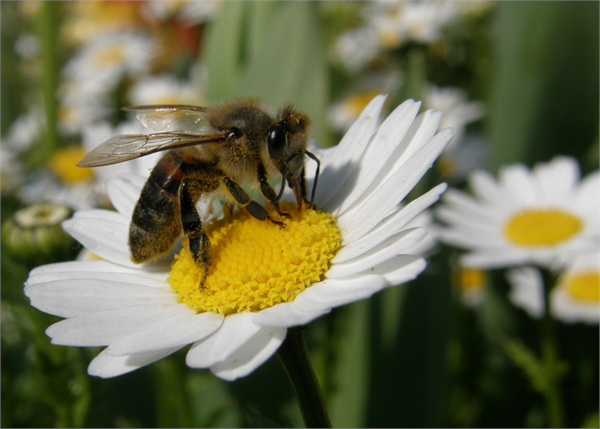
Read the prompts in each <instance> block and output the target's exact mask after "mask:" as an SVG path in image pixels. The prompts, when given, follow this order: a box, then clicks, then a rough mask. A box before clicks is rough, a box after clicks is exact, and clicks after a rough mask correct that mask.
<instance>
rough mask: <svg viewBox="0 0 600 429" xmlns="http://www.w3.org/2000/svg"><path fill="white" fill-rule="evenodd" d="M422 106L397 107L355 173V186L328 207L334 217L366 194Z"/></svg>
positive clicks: (342, 190)
mask: <svg viewBox="0 0 600 429" xmlns="http://www.w3.org/2000/svg"><path fill="white" fill-rule="evenodd" d="M420 106H421V103H417V102H416V101H414V100H407V101H405V102H404V103H402V104H401V105H400V106H398V107H397V108H396V109H395V110H394V111H393V112H392V113H391V114H390V115H389V116H388V117H387V118H386V120H385V121H384V122H383V124H381V126H380V127H379V130H378V131H377V134H376V135H375V137H374V138H373V141H372V142H371V144H370V145H369V147H368V148H367V150H366V151H365V154H364V156H363V157H362V159H361V160H360V162H357V163H356V166H355V167H354V168H353V170H352V173H353V174H352V183H353V185H354V186H352V185H349V186H343V187H341V188H340V191H339V192H337V193H336V195H334V196H333V197H332V198H331V199H330V201H328V205H330V206H331V207H336V210H335V213H334V214H335V215H338V214H341V213H343V212H344V211H345V210H346V209H347V208H348V207H352V204H353V203H354V202H355V201H356V200H357V199H358V198H359V197H360V196H361V195H362V194H363V193H364V192H365V190H366V189H367V188H369V186H370V185H371V183H372V182H373V179H374V178H375V177H376V176H377V175H378V174H380V173H381V171H382V169H383V167H384V165H385V164H386V162H388V161H389V159H390V156H391V154H392V153H393V152H394V150H395V149H396V148H397V147H398V145H399V143H400V142H401V141H402V138H403V137H404V135H405V134H406V133H407V131H408V129H409V127H410V125H411V124H412V122H413V120H414V118H415V116H417V113H418V111H419V107H420Z"/></svg>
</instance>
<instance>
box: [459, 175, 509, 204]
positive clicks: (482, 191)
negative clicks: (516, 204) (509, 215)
mask: <svg viewBox="0 0 600 429" xmlns="http://www.w3.org/2000/svg"><path fill="white" fill-rule="evenodd" d="M469 185H470V186H471V189H472V190H473V194H475V195H476V196H477V197H478V198H479V199H481V200H483V201H486V202H488V203H489V204H497V202H498V201H510V195H509V194H508V193H507V191H506V189H504V187H502V186H500V185H499V184H498V182H496V179H494V177H493V176H492V175H491V174H490V173H488V172H487V171H480V170H478V171H475V172H473V173H472V174H471V176H470V177H469Z"/></svg>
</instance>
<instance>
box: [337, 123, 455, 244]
mask: <svg viewBox="0 0 600 429" xmlns="http://www.w3.org/2000/svg"><path fill="white" fill-rule="evenodd" d="M451 138H452V131H451V130H444V131H441V132H440V133H439V134H437V135H436V136H435V137H434V138H433V139H431V140H430V141H429V142H428V144H427V145H425V146H424V147H422V148H421V149H420V150H419V151H417V152H416V153H415V155H414V156H413V157H411V161H410V162H407V163H406V165H405V168H404V169H399V170H397V171H395V172H394V173H393V174H392V176H391V177H390V178H389V179H388V180H387V181H386V183H388V184H389V185H388V186H379V187H378V188H377V189H376V190H375V191H374V192H373V193H371V194H370V195H368V198H366V199H365V200H364V201H361V203H360V204H357V205H356V206H355V207H354V208H352V209H350V210H348V211H346V212H345V213H344V214H343V215H341V216H340V217H338V225H339V227H340V231H342V237H343V244H345V245H348V244H349V243H352V242H354V241H356V240H358V239H359V238H361V237H362V236H363V235H365V234H366V233H367V232H369V231H370V230H371V229H372V228H373V227H374V226H376V225H377V224H378V223H379V222H381V220H382V219H384V218H385V217H386V216H387V215H388V214H389V213H390V211H391V209H392V208H393V206H395V205H396V204H398V203H399V202H400V201H402V199H403V198H404V197H405V196H406V195H407V194H408V193H409V192H410V191H411V190H412V188H413V187H414V185H415V184H416V183H417V182H418V181H419V180H420V179H421V177H423V175H424V174H425V172H426V171H427V170H428V169H429V168H431V166H432V165H433V161H435V159H436V158H437V157H438V156H439V154H440V153H441V151H442V150H443V149H444V148H445V147H446V145H447V144H448V142H449V141H450V139H451Z"/></svg>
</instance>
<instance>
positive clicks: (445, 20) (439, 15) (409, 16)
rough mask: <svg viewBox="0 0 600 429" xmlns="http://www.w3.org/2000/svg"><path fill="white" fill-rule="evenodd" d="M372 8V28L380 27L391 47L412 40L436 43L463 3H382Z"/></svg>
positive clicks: (382, 36) (380, 36) (382, 43)
mask: <svg viewBox="0 0 600 429" xmlns="http://www.w3.org/2000/svg"><path fill="white" fill-rule="evenodd" d="M370 6H371V7H370V10H368V11H367V13H368V15H370V25H371V26H373V27H374V28H377V30H378V33H379V40H380V43H381V45H382V46H385V47H388V48H397V47H399V46H401V45H403V44H405V43H408V42H411V41H412V42H417V43H423V44H428V43H432V42H435V41H436V40H438V39H440V38H441V37H442V30H443V28H444V27H445V26H446V25H448V24H450V23H452V22H454V21H455V20H456V19H457V18H458V16H459V12H460V5H459V3H457V2H451V1H407V2H389V1H380V2H373V3H371V4H370Z"/></svg>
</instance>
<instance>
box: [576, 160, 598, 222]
mask: <svg viewBox="0 0 600 429" xmlns="http://www.w3.org/2000/svg"><path fill="white" fill-rule="evenodd" d="M599 195H600V172H598V171H595V172H593V173H591V174H589V175H588V176H586V177H585V178H584V179H583V180H582V181H581V183H580V184H579V188H578V189H577V191H576V193H575V195H574V196H573V197H574V198H573V206H574V207H581V211H582V212H590V213H592V214H593V216H595V217H596V219H598V199H599V198H600V197H599Z"/></svg>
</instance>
